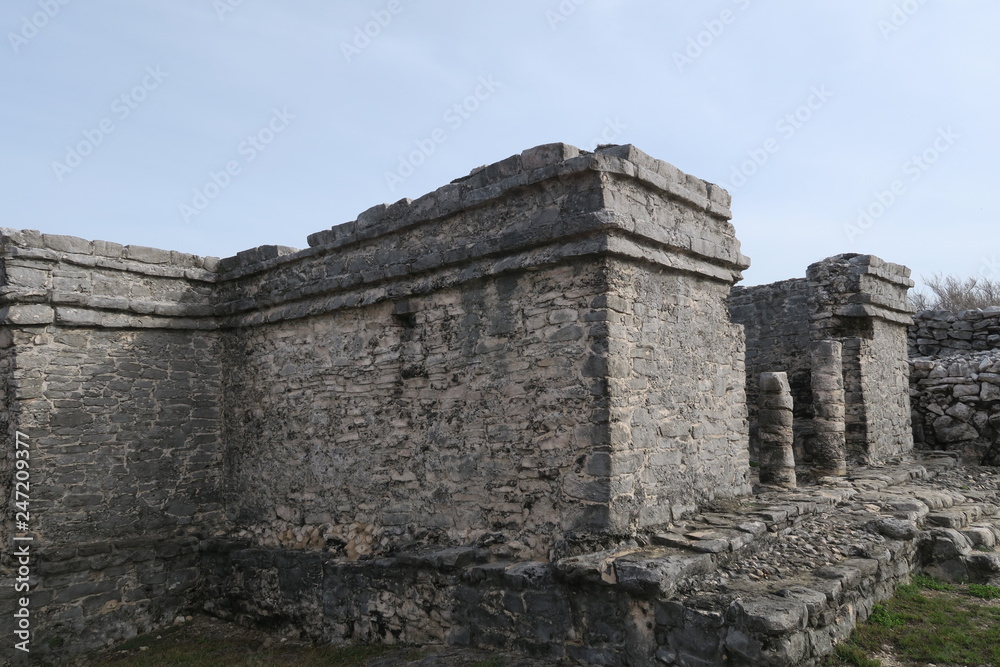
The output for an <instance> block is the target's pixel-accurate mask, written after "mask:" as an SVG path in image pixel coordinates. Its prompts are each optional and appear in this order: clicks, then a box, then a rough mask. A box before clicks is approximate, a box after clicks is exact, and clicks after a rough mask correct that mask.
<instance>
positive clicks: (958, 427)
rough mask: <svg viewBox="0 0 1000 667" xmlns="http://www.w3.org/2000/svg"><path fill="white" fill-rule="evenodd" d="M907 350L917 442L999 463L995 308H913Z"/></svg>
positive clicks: (999, 323) (999, 316) (999, 330)
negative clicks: (927, 309) (912, 319)
mask: <svg viewBox="0 0 1000 667" xmlns="http://www.w3.org/2000/svg"><path fill="white" fill-rule="evenodd" d="M910 354H911V356H912V357H913V358H911V360H910V366H911V373H910V397H911V403H912V405H913V416H912V419H913V438H914V441H915V442H916V443H917V445H918V446H920V447H923V448H927V449H936V450H946V451H951V452H956V453H957V454H959V455H960V456H961V457H962V459H963V460H964V461H966V462H969V463H982V464H985V465H1000V308H987V309H985V310H969V311H963V312H958V313H952V312H948V311H936V310H931V311H925V312H922V313H918V314H917V315H916V316H915V317H914V325H913V326H912V327H911V328H910Z"/></svg>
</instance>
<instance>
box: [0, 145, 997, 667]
mask: <svg viewBox="0 0 1000 667" xmlns="http://www.w3.org/2000/svg"><path fill="white" fill-rule="evenodd" d="M729 203H730V202H729V196H728V194H727V193H726V192H725V191H724V190H722V189H721V188H718V187H717V186H714V185H712V184H709V183H705V182H704V181H701V180H699V179H696V178H693V177H691V176H687V175H685V174H683V173H681V172H680V171H678V170H677V169H676V168H674V167H672V166H670V165H668V164H666V163H664V162H660V161H657V160H654V159H652V158H650V157H649V156H647V155H645V154H644V153H642V152H641V151H638V150H637V149H635V148H634V147H632V146H611V147H605V148H602V149H599V150H598V151H597V152H596V153H586V152H583V151H580V150H578V149H576V148H573V147H571V146H566V145H563V144H552V145H548V146H540V147H537V148H534V149H531V150H528V151H525V152H523V153H521V154H519V155H515V156H512V157H511V158H508V159H507V160H503V161H501V162H499V163H496V164H493V165H489V166H486V167H483V168H480V169H477V170H474V171H473V172H472V173H471V174H470V175H469V176H467V177H464V178H461V179H458V180H456V181H455V182H453V183H451V184H449V185H446V186H444V187H443V188H440V189H438V190H437V191H435V192H433V193H430V194H429V195H426V196H424V197H421V198H420V199H417V200H414V201H411V200H401V201H399V202H396V203H395V204H392V205H379V206H375V207H372V208H371V209H369V210H367V211H365V212H364V213H362V214H361V215H360V216H358V218H357V219H356V220H354V221H351V222H348V223H345V224H343V225H338V226H336V227H333V228H331V229H329V230H324V231H321V232H318V233H317V234H313V235H311V236H310V237H309V239H308V246H309V247H308V248H306V249H303V250H295V249H292V248H286V247H279V246H262V247H259V248H254V249H251V250H247V251H244V252H241V253H239V254H237V255H236V256H235V257H232V258H227V259H225V260H217V259H213V258H200V257H196V256H193V255H186V254H182V253H176V252H169V251H161V250H156V249H152V248H143V247H136V246H121V245H118V244H114V243H108V242H102V241H88V240H83V239H76V238H74V237H63V236H51V235H43V234H40V233H38V232H32V231H16V230H3V232H2V240H0V242H2V248H0V250H2V252H0V260H2V261H0V270H2V280H0V319H2V323H3V325H4V326H3V328H2V329H0V420H2V423H0V432H3V431H4V429H5V432H6V434H7V437H8V440H12V437H13V434H14V432H15V431H18V430H19V431H22V432H25V433H27V434H28V435H29V436H30V438H31V442H32V446H33V447H34V448H35V449H33V450H32V459H31V460H32V475H33V477H32V489H33V495H32V516H33V519H32V531H33V534H34V535H35V536H36V539H37V543H36V547H37V548H36V550H35V555H36V561H35V562H34V563H33V576H34V579H33V581H32V590H31V596H32V604H31V608H32V614H33V617H32V618H33V619H34V625H33V628H34V630H35V636H34V639H33V648H34V649H36V650H38V651H39V652H45V651H48V652H50V655H51V656H52V657H55V658H58V657H60V654H61V653H65V652H69V651H79V650H82V649H86V648H89V647H92V646H97V645H100V644H102V643H105V642H110V641H115V640H118V639H123V638H126V637H130V636H133V635H135V634H136V633H138V632H142V631H145V630H148V629H150V628H152V627H157V626H160V625H164V624H167V623H169V622H170V621H172V619H173V616H174V615H175V614H176V613H177V612H178V611H180V610H183V609H187V608H190V607H191V606H192V605H202V606H203V607H205V608H208V609H209V610H211V611H212V613H215V614H217V615H220V616H224V617H228V618H235V619H237V620H240V621H242V622H263V623H267V624H269V625H272V626H275V627H287V628H295V629H297V630H298V631H300V632H301V633H303V634H304V635H306V636H308V637H311V638H314V639H317V640H327V641H382V642H417V643H422V642H433V643H449V644H452V645H459V646H472V645H475V646H486V647H489V646H497V647H504V648H508V649H516V650H518V651H520V652H523V653H527V654H529V655H532V656H534V657H537V658H539V659H544V660H557V659H565V660H576V661H578V662H581V663H584V664H602V665H653V664H678V665H715V664H733V665H814V664H816V663H817V662H818V660H819V659H820V658H821V657H822V656H824V655H826V654H828V653H829V652H830V651H831V650H832V647H833V644H834V643H835V642H837V641H840V640H842V639H843V638H845V637H846V636H847V635H848V634H849V632H850V631H851V629H852V628H853V627H854V625H855V623H856V622H857V621H859V620H863V619H864V618H866V617H867V615H868V614H869V613H870V611H871V608H872V606H873V604H874V603H875V602H877V601H879V600H881V599H884V598H885V597H887V596H889V595H890V594H891V592H892V590H893V588H894V587H895V585H896V584H897V583H900V582H902V581H905V580H906V579H907V577H908V576H909V575H910V573H911V572H912V571H914V570H915V569H918V568H920V567H924V568H927V569H929V570H933V571H941V572H943V573H944V574H946V575H947V576H950V577H953V578H962V577H966V578H969V579H971V580H977V581H984V582H992V581H998V580H1000V557H997V556H996V554H995V553H994V552H990V553H986V552H984V551H975V550H970V549H971V545H978V546H981V547H983V548H987V549H992V548H994V547H995V545H996V544H997V540H998V537H1000V530H996V531H995V530H994V524H995V523H997V522H998V521H1000V519H998V518H997V504H1000V500H998V497H1000V489H998V488H996V487H997V485H996V484H995V483H993V482H992V481H991V480H992V479H993V477H989V478H988V479H986V481H983V480H981V479H980V478H979V477H977V476H976V474H975V473H972V472H969V473H955V474H954V475H953V477H951V478H949V479H948V480H947V481H946V482H944V483H941V484H935V483H932V482H931V478H932V477H933V475H936V474H944V473H943V472H942V471H947V470H948V468H949V467H950V466H952V465H954V460H953V459H952V458H951V457H934V458H930V459H928V460H927V461H926V462H924V463H921V464H907V465H901V466H895V467H878V468H874V469H863V468H862V469H858V468H856V467H852V468H851V469H849V470H848V471H847V475H846V476H844V477H841V478H832V477H825V478H822V479H821V480H820V481H819V484H818V485H815V486H810V487H804V488H799V489H794V490H784V489H783V490H774V489H771V490H766V489H765V490H762V491H761V492H760V493H758V494H757V495H756V496H753V497H747V496H748V494H749V493H750V491H751V488H752V487H751V483H752V482H753V481H755V480H753V478H752V471H751V468H750V466H749V456H748V449H749V447H748V414H750V413H748V410H747V403H746V391H747V387H748V386H750V388H751V393H752V394H753V396H754V398H753V409H754V412H753V413H752V414H753V417H754V420H755V421H757V422H761V428H765V427H766V426H767V424H765V423H764V422H767V421H768V417H767V412H766V411H767V410H768V409H770V408H773V407H778V408H780V410H779V412H781V416H780V417H779V418H777V419H776V421H777V422H780V425H781V426H782V428H783V429H785V431H784V433H785V440H784V442H785V443H786V444H787V442H788V438H787V427H788V423H787V422H788V421H789V420H788V416H789V414H790V413H789V410H791V409H792V405H790V404H789V402H788V400H787V399H788V392H789V391H791V393H793V394H794V395H795V400H796V401H799V400H800V398H801V400H803V401H804V402H805V403H804V405H803V406H802V407H801V410H799V409H798V408H797V409H796V412H795V413H794V416H795V418H797V419H798V420H799V422H800V423H799V426H798V427H797V428H796V446H798V447H801V449H802V450H803V452H804V454H803V455H804V457H805V458H806V459H808V458H809V457H812V456H813V455H814V452H813V451H811V450H810V445H809V443H810V440H809V438H813V439H814V441H815V440H816V438H817V437H818V436H817V435H816V434H820V433H829V434H838V433H841V432H846V433H847V436H845V441H846V445H847V447H848V451H849V453H850V457H849V458H850V460H851V462H852V463H857V462H869V463H877V464H882V463H885V462H886V461H887V460H889V459H892V458H894V457H897V456H904V455H906V454H909V451H910V441H909V440H908V439H907V437H903V436H901V435H900V433H901V432H905V434H909V433H910V427H909V422H908V419H909V406H908V403H907V400H908V394H907V392H906V369H905V366H904V362H905V337H904V336H903V333H902V332H903V330H904V328H905V326H906V325H907V323H908V322H909V319H908V318H909V313H908V310H907V307H906V303H905V294H906V290H907V289H908V287H909V285H910V284H911V283H910V282H909V279H908V277H907V275H908V274H907V271H906V270H905V269H904V268H903V267H899V266H896V265H892V264H887V263H885V262H882V261H881V260H878V259H877V258H874V257H871V256H864V255H842V256H838V257H834V258H831V259H829V260H825V261H824V262H821V263H819V264H816V265H813V266H812V267H810V269H809V273H808V278H806V279H804V280H798V281H786V283H783V284H778V285H777V286H764V287H760V288H748V289H746V290H736V291H735V292H734V293H733V295H732V296H730V290H731V287H732V285H733V283H734V282H736V281H737V280H738V279H739V278H740V275H741V271H742V270H743V269H744V268H746V266H747V265H748V260H747V259H746V258H745V257H744V256H743V255H742V254H740V252H739V243H738V241H737V240H736V237H735V233H734V230H733V228H732V226H731V225H730V224H729V222H728V219H729V217H730V213H729V208H728V207H729ZM730 309H731V310H732V313H733V318H732V319H731V317H730ZM733 320H735V321H736V323H734V322H733ZM744 324H745V326H746V332H747V340H748V341H749V343H747V342H745V340H744V334H743V330H744V327H743V325H744ZM827 341H832V342H827ZM747 344H749V346H750V352H749V354H747V355H745V354H744V348H745V345H747ZM838 344H839V346H840V349H841V362H840V363H839V364H838V362H837V360H836V357H837V355H836V348H837V346H838ZM779 362H780V363H779ZM763 363H767V364H773V366H770V367H766V368H763V369H759V365H760V364H763ZM782 364H783V366H782ZM838 366H841V367H842V368H841V372H840V375H841V376H842V377H843V378H844V381H845V385H844V387H843V393H844V399H843V403H844V404H845V405H846V408H843V407H841V402H840V399H839V398H838V397H839V396H840V392H841V387H839V386H838V384H837V381H836V380H837V377H838ZM748 368H749V369H750V373H749V375H751V376H752V374H753V373H756V372H764V371H782V372H784V373H787V374H788V376H789V378H791V379H792V382H791V386H790V387H788V386H787V384H785V383H782V386H781V389H782V390H783V391H782V394H781V398H780V400H779V401H778V402H779V403H780V405H777V406H774V405H769V404H768V403H767V401H766V400H764V401H760V400H758V398H757V393H758V386H757V383H756V381H754V382H752V383H750V384H749V385H748V372H747V371H748ZM980 371H981V372H980V374H979V376H978V379H983V378H984V376H988V375H989V374H990V373H989V372H986V371H985V370H984V369H980ZM998 375H1000V373H998ZM949 377H951V376H949ZM935 379H936V378H935ZM973 384H974V383H971V382H967V381H963V382H961V383H954V385H953V390H952V391H953V396H954V397H956V398H957V399H959V400H958V403H960V404H961V405H967V404H968V403H970V400H967V399H969V397H971V396H973V395H974V394H975V392H974V391H973V390H974V389H978V391H979V396H980V397H981V396H982V392H983V385H978V386H975V387H974V386H973ZM991 386H992V385H991ZM962 399H966V400H962ZM758 409H759V411H758ZM956 414H957V416H954V415H948V417H949V418H950V419H958V420H959V421H960V420H961V419H962V417H963V415H966V413H965V412H961V413H960V414H958V413H956ZM818 419H826V420H829V421H830V424H827V425H825V426H826V427H827V430H826V431H823V430H822V428H820V426H822V425H820V424H819V423H818V421H817V420H818ZM971 419H973V422H974V421H975V419H976V417H975V416H973V417H971ZM838 420H842V422H843V424H844V428H843V431H838V430H837V429H838V428H839V425H840V423H841V422H840V421H838ZM826 444H830V443H826ZM836 444H837V445H839V441H838V443H836ZM834 448H835V447H834ZM8 451H9V450H8ZM783 451H785V452H787V449H785V450H783ZM823 451H824V452H825V451H826V449H825V448H824V450H823ZM820 458H821V459H822V460H824V461H825V460H826V459H828V458H830V457H829V456H825V457H820ZM782 462H783V465H784V469H785V470H786V471H787V470H789V469H790V467H791V461H789V460H788V458H787V456H783V458H782ZM12 465H13V460H12V457H11V456H10V455H9V454H8V455H5V456H3V457H0V472H3V473H4V480H5V481H4V482H3V484H4V485H6V486H5V487H4V489H3V490H4V491H5V492H7V496H6V497H8V498H10V497H11V496H10V487H9V484H10V479H11V476H10V472H11V466H12ZM957 488H962V489H963V491H962V493H961V494H960V493H958V492H957V491H955V490H954V489H957ZM964 489H968V490H964ZM10 509H11V508H10V507H9V505H8V506H6V507H5V511H7V515H6V516H8V517H11V516H12V515H13V514H12V512H10ZM13 528H14V527H13V526H11V525H10V523H9V521H8V522H5V523H4V526H3V530H4V531H5V532H4V533H3V535H2V537H3V539H4V540H5V543H6V544H9V541H10V539H11V535H12V530H13ZM18 532H20V531H18ZM967 547H968V548H967ZM0 566H2V572H0V579H2V581H0V583H2V584H3V590H4V591H6V592H5V593H4V594H3V595H0V616H2V617H3V618H7V619H10V618H11V617H12V616H11V615H12V613H13V610H14V606H15V602H14V600H13V599H12V594H11V591H12V590H13V587H12V586H11V585H10V584H11V583H12V581H11V578H12V572H13V571H14V570H13V567H12V566H13V561H12V559H11V558H10V556H9V552H8V551H5V552H4V557H3V560H2V561H0ZM934 568H937V569H936V570H934ZM56 639H62V640H64V644H63V646H64V648H63V649H58V648H56V646H57V644H58V642H56V641H53V640H56Z"/></svg>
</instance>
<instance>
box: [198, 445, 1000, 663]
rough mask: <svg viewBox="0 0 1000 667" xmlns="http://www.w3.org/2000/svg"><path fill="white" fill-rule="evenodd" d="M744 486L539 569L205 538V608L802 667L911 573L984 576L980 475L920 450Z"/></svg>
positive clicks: (356, 628) (287, 619) (388, 630)
mask: <svg viewBox="0 0 1000 667" xmlns="http://www.w3.org/2000/svg"><path fill="white" fill-rule="evenodd" d="M758 491H759V492H758V493H756V494H755V495H754V496H752V497H748V498H745V499H742V500H739V501H730V502H727V503H725V504H720V505H718V506H716V507H713V508H710V509H706V510H704V511H702V512H700V513H698V514H695V515H693V516H692V517H691V518H690V519H689V520H685V521H682V522H680V523H678V524H676V525H674V526H673V528H672V530H670V531H668V532H667V531H660V532H655V533H649V534H644V535H642V536H640V537H639V538H638V539H636V540H632V541H630V542H629V543H626V544H621V545H619V546H618V547H616V548H614V549H609V550H604V551H600V552H596V553H590V554H586V555H580V556H575V557H570V558H564V559H561V560H557V561H555V562H551V563H545V562H535V561H522V562H510V561H505V560H503V559H501V558H499V557H498V554H501V553H503V549H502V545H487V544H482V545H475V546H468V547H462V548H452V549H448V550H444V551H437V552H432V551H421V552H417V553H398V554H395V555H393V556H390V557H384V558H372V559H368V560H360V561H357V562H346V561H344V560H342V559H336V558H332V557H327V556H326V555H325V554H324V553H322V552H315V551H299V552H292V551H289V550H276V549H262V548H259V547H249V546H247V545H246V544H241V543H239V542H238V541H230V540H216V541H213V542H211V543H206V544H205V545H204V546H203V548H205V549H206V551H205V553H204V554H203V555H204V556H205V559H204V562H205V563H206V564H207V567H208V569H209V571H208V573H207V581H208V593H209V595H208V599H209V600H210V601H211V602H209V603H208V604H207V605H206V608H207V610H208V611H210V612H211V613H214V614H216V615H219V616H222V617H225V618H231V619H235V620H241V619H242V620H246V621H250V620H252V619H261V618H263V619H265V620H266V621H268V622H271V623H274V624H276V625H281V624H285V623H287V624H289V625H292V626H294V627H299V628H304V632H305V634H306V635H308V636H310V637H312V638H314V639H316V640H326V641H343V638H347V639H348V640H349V641H362V642H364V641H377V642H390V643H391V642H396V641H398V642H413V643H441V642H446V643H449V644H456V645H465V646H478V647H496V648H502V649H507V650H516V651H520V652H523V653H525V654H527V655H529V656H532V657H535V658H540V659H546V660H549V661H551V662H552V663H553V664H555V663H557V662H562V661H565V662H566V664H599V665H685V666H708V665H721V664H727V665H754V666H761V665H814V664H817V662H818V660H819V659H820V658H822V656H824V655H826V654H828V653H829V652H830V651H832V648H833V646H834V644H835V643H837V642H839V641H841V640H843V639H844V638H846V637H847V636H848V635H849V634H850V632H851V631H852V629H853V628H854V627H855V625H856V624H857V623H859V622H861V621H863V620H865V619H866V618H867V617H868V615H869V614H870V613H871V609H872V607H873V605H874V604H876V603H877V602H879V601H881V600H883V599H886V598H888V597H890V596H891V595H892V593H893V591H894V590H895V588H896V586H897V585H898V584H900V583H904V582H906V581H908V579H909V577H910V576H911V574H912V573H913V572H916V571H925V572H928V573H929V574H932V575H934V576H937V577H939V578H943V579H947V580H953V581H957V580H968V581H975V582H981V583H998V582H1000V553H998V552H997V551H996V550H995V546H996V545H997V543H998V541H1000V516H998V512H1000V477H998V476H997V474H996V473H995V472H994V471H992V470H991V469H986V468H975V467H971V468H970V467H959V466H957V465H956V462H955V459H954V458H952V457H950V456H928V457H926V458H922V459H918V460H913V461H907V462H899V463H896V464H895V465H890V466H885V467H879V468H860V469H852V470H851V471H849V474H848V476H847V477H846V478H824V479H820V480H817V481H816V482H815V483H814V484H812V485H809V486H803V487H802V488H800V489H797V490H794V491H784V490H780V491H779V490H766V489H758ZM213 563H214V564H215V568H216V572H217V573H218V576H213V574H212V568H213ZM233 569H234V570H235V571H236V572H238V573H239V575H238V576H235V577H233V576H225V575H224V573H225V572H226V571H228V570H233ZM268 582H272V583H270V584H269V583H268ZM293 600H295V602H294V603H293V602H292V601H293ZM292 609H294V611H293V612H292V613H291V614H289V610H292ZM268 610H273V611H274V612H276V613H275V614H274V615H270V616H269V613H268ZM278 610H280V612H278Z"/></svg>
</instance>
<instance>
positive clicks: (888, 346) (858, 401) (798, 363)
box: [729, 254, 913, 464]
mask: <svg viewBox="0 0 1000 667" xmlns="http://www.w3.org/2000/svg"><path fill="white" fill-rule="evenodd" d="M806 273H807V277H806V279H805V280H791V281H783V282H779V283H774V284H773V285H761V286H757V287H747V288H736V289H734V290H733V294H732V296H731V297H730V302H729V303H730V310H731V312H732V317H733V321H734V322H738V323H741V324H743V325H744V327H745V328H746V332H747V377H748V378H752V377H753V376H754V375H755V374H758V373H763V372H771V371H783V372H786V373H788V376H789V384H790V385H791V389H792V395H793V397H794V399H795V404H796V406H797V408H796V412H795V417H796V422H797V426H796V456H797V460H798V461H800V462H801V463H813V453H812V450H813V448H814V444H813V442H812V439H813V436H814V433H815V428H816V427H815V424H814V423H813V420H814V419H815V418H816V412H815V401H814V397H813V391H812V363H813V359H812V345H813V343H814V342H815V341H820V340H835V341H839V342H841V343H842V345H843V347H842V358H843V377H844V383H845V403H846V417H845V422H846V424H845V428H846V446H847V454H848V458H849V459H850V460H851V461H852V462H855V463H867V464H878V463H884V462H886V461H888V460H891V459H893V458H896V457H898V456H901V455H905V454H906V453H908V452H909V451H910V450H912V448H913V438H912V433H911V428H910V416H909V413H910V407H909V393H908V391H907V389H906V388H907V387H908V376H909V369H908V365H907V358H908V357H907V351H906V340H907V339H906V336H907V329H906V327H907V326H908V325H909V324H910V323H911V322H912V318H911V313H912V309H911V308H910V306H909V302H908V301H907V292H908V290H909V288H910V287H912V286H913V282H912V281H911V280H910V278H909V275H910V271H909V269H907V268H906V267H903V266H899V265H897V264H891V263H889V262H885V261H883V260H881V259H879V258H878V257H874V256H872V255H854V254H850V255H837V256H836V257H831V258H829V259H825V260H823V261H821V262H817V263H815V264H813V265H811V266H810V267H809V268H808V270H807V272H806ZM765 364H766V365H765ZM756 400H757V394H756V390H755V388H754V387H753V385H752V384H749V385H748V389H747V402H748V405H749V406H750V407H749V413H750V414H751V415H753V414H755V413H754V409H755V407H754V406H755V405H756ZM821 428H822V426H821ZM754 433H755V428H754V426H753V425H751V434H754Z"/></svg>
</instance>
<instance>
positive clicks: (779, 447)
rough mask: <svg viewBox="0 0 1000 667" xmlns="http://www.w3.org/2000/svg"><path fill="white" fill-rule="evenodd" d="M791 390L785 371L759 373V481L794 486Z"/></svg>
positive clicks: (789, 487) (781, 485)
mask: <svg viewBox="0 0 1000 667" xmlns="http://www.w3.org/2000/svg"><path fill="white" fill-rule="evenodd" d="M792 407H793V405H792V390H791V389H790V388H789V386H788V376H787V375H786V374H785V373H762V374H761V376H760V394H759V398H758V399H757V408H758V413H757V423H758V425H759V430H758V437H759V438H760V483H761V484H766V485H770V486H780V487H784V488H787V489H794V488H795V486H796V479H795V454H794V452H793V450H792V445H793V441H794V438H793V435H792Z"/></svg>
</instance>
